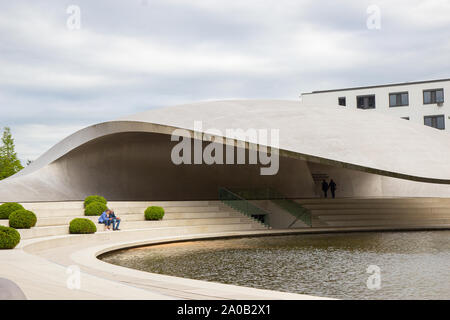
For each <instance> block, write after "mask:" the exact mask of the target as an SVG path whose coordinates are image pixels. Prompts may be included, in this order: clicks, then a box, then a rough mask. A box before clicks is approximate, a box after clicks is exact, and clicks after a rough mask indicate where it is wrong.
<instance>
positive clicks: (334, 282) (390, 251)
mask: <svg viewBox="0 0 450 320" xmlns="http://www.w3.org/2000/svg"><path fill="white" fill-rule="evenodd" d="M101 259H102V260H103V261H105V262H109V263H113V264H116V265H120V266H124V267H129V268H134V269H138V270H143V271H148V272H154V273H160V274H166V275H173V276H178V277H185V278H191V279H199V280H207V281H215V282H221V283H228V284H235V285H242V286H248V287H254V288H262V289H272V290H278V291H286V292H293V293H303V294H312V295H318V296H324V297H333V298H340V299H450V231H429V232H428V231H426V232H425V231H424V232H375V233H346V234H343V233H341V234H315V235H289V236H269V237H251V238H234V239H225V240H222V239H221V240H206V241H191V242H182V243H173V244H163V245H155V246H148V247H142V248H135V249H127V250H122V251H118V252H113V253H110V254H106V255H103V256H102V257H101ZM369 266H375V267H371V269H370V270H369V271H371V272H370V273H368V272H367V271H368V270H367V269H368V268H369ZM378 268H379V269H378ZM377 270H379V271H380V273H379V275H378V274H377ZM368 282H369V283H368Z"/></svg>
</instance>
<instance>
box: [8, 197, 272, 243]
mask: <svg viewBox="0 0 450 320" xmlns="http://www.w3.org/2000/svg"><path fill="white" fill-rule="evenodd" d="M23 205H24V207H25V208H26V209H28V210H31V211H33V212H34V213H35V214H36V216H37V217H38V221H37V223H36V226H35V227H33V228H31V229H20V230H18V231H19V232H20V234H21V237H22V239H33V238H41V237H51V236H59V235H66V234H69V223H70V221H71V220H72V219H74V218H87V219H90V220H91V221H93V222H94V223H95V224H96V226H97V231H98V232H101V231H103V230H104V225H100V224H98V216H91V217H86V216H84V209H83V202H82V201H71V202H48V203H24V204H23ZM151 205H158V206H162V207H163V208H164V210H165V215H164V218H163V219H162V220H160V221H146V220H145V217H144V211H145V209H146V208H147V207H149V206H151ZM108 206H109V207H110V208H113V209H114V210H115V212H116V214H117V216H119V217H121V219H122V222H121V225H120V229H121V230H124V231H127V232H128V231H133V230H148V232H151V231H152V230H156V229H158V230H159V229H161V228H169V229H170V230H175V229H173V228H194V227H195V228H198V229H201V228H202V227H204V228H206V229H207V230H209V229H208V228H212V229H214V230H213V231H214V232H216V231H222V230H221V229H220V228H221V227H222V226H223V227H224V229H223V231H239V230H260V229H267V228H266V227H265V226H264V225H263V224H261V223H259V222H258V221H256V220H254V219H252V218H250V217H247V216H245V215H243V214H241V213H239V212H237V211H234V210H233V209H230V208H228V207H225V206H223V205H222V204H221V203H220V202H219V201H173V202H168V201H164V202H161V201H160V202H146V201H137V202H129V201H128V202H117V201H112V202H109V203H108ZM0 225H5V226H8V225H9V222H8V220H0ZM171 228H172V229H171ZM139 232H144V231H139ZM199 232H200V231H199Z"/></svg>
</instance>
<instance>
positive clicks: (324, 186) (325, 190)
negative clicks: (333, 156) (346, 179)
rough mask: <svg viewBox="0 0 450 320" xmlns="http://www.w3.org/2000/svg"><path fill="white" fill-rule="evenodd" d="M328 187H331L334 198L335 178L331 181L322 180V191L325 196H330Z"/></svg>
mask: <svg viewBox="0 0 450 320" xmlns="http://www.w3.org/2000/svg"><path fill="white" fill-rule="evenodd" d="M328 189H330V191H331V196H332V197H333V199H334V198H335V196H336V183H335V182H334V181H333V179H331V180H330V183H328V182H326V181H325V180H323V181H322V191H323V195H324V196H325V198H327V197H328Z"/></svg>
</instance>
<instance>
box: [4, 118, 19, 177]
mask: <svg viewBox="0 0 450 320" xmlns="http://www.w3.org/2000/svg"><path fill="white" fill-rule="evenodd" d="M14 149H15V146H14V139H13V137H12V134H11V130H10V129H9V128H8V127H6V128H5V129H4V131H3V136H2V146H0V180H2V179H5V178H8V177H9V176H12V175H13V174H15V173H17V172H19V171H20V170H22V169H23V166H22V164H21V163H20V160H19V159H18V158H17V154H16V152H15V150H14Z"/></svg>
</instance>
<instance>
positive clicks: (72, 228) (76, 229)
mask: <svg viewBox="0 0 450 320" xmlns="http://www.w3.org/2000/svg"><path fill="white" fill-rule="evenodd" d="M69 232H70V233H72V234H86V233H95V232H97V227H96V226H95V223H93V222H92V221H91V220H89V219H86V218H75V219H73V220H72V221H70V225H69Z"/></svg>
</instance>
